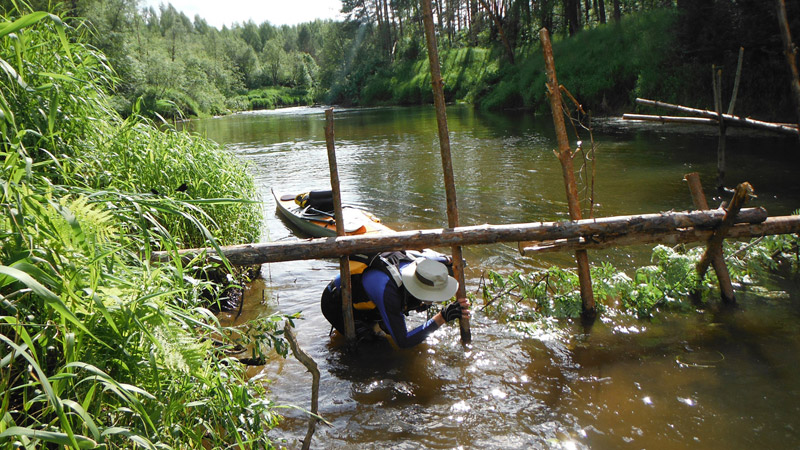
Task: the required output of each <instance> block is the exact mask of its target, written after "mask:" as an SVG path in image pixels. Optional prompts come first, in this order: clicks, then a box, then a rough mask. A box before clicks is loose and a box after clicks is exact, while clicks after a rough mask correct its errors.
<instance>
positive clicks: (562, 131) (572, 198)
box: [539, 28, 597, 319]
mask: <svg viewBox="0 0 800 450" xmlns="http://www.w3.org/2000/svg"><path fill="white" fill-rule="evenodd" d="M539 38H540V40H541V41H542V51H543V52H544V64H545V69H546V71H547V90H548V95H549V97H550V109H551V110H552V111H553V122H554V124H555V128H556V136H557V137H558V150H557V151H555V154H556V156H557V157H558V160H559V161H561V171H562V173H563V175H564V187H565V188H566V191H567V204H568V205H569V217H570V218H571V219H572V220H580V219H581V216H582V215H581V204H580V200H579V198H578V184H577V182H576V181H575V170H574V168H573V166H572V151H571V150H570V148H569V138H568V137H567V127H566V125H565V124H564V113H563V111H562V106H561V90H560V88H559V85H558V79H557V78H556V63H555V59H554V58H553V47H552V45H551V44H550V33H549V32H548V31H547V28H542V30H541V31H540V32H539ZM575 260H576V262H577V264H578V280H579V281H580V284H581V300H582V301H583V315H584V317H585V318H588V319H592V318H594V317H595V316H596V315H597V309H596V307H595V304H594V294H593V293H592V276H591V273H590V272H589V255H588V254H587V253H586V250H577V251H575Z"/></svg>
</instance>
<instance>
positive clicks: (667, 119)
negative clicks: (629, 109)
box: [622, 114, 718, 126]
mask: <svg viewBox="0 0 800 450" xmlns="http://www.w3.org/2000/svg"><path fill="white" fill-rule="evenodd" d="M622 119H623V120H641V121H645V122H660V123H686V124H690V125H713V126H717V125H718V123H717V121H716V120H715V119H709V118H705V117H680V116H657V115H652V114H623V115H622Z"/></svg>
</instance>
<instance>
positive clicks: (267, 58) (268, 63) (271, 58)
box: [262, 39, 286, 86]
mask: <svg viewBox="0 0 800 450" xmlns="http://www.w3.org/2000/svg"><path fill="white" fill-rule="evenodd" d="M285 59H286V52H285V51H284V50H283V46H282V45H281V44H280V43H279V42H278V40H277V39H271V40H269V41H267V43H266V44H264V50H263V52H262V61H263V62H264V65H265V67H267V70H268V73H269V75H270V77H271V78H272V84H273V85H275V86H277V85H279V84H280V81H281V71H282V67H283V61H284V60H285Z"/></svg>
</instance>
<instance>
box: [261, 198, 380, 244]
mask: <svg viewBox="0 0 800 450" xmlns="http://www.w3.org/2000/svg"><path fill="white" fill-rule="evenodd" d="M272 195H273V197H275V203H276V204H277V206H278V210H279V211H280V212H281V214H282V215H283V216H284V217H285V218H286V219H287V220H288V221H289V222H291V223H292V224H293V225H294V226H296V227H297V228H299V229H300V231H302V232H303V233H305V234H308V235H309V236H312V237H328V236H336V220H335V219H334V217H333V215H332V214H328V213H326V212H324V211H318V210H315V209H313V208H311V207H301V206H299V205H298V204H297V203H295V201H294V199H295V195H293V194H286V193H279V192H277V191H275V189H274V188H273V189H272ZM342 215H343V216H344V228H345V234H347V235H357V234H366V233H381V232H393V231H394V230H392V229H391V228H389V227H387V226H386V225H384V224H382V223H381V221H380V219H379V218H377V217H375V216H374V215H373V214H371V213H369V212H367V211H364V210H362V209H359V208H355V207H352V206H345V207H343V208H342Z"/></svg>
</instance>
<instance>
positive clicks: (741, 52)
mask: <svg viewBox="0 0 800 450" xmlns="http://www.w3.org/2000/svg"><path fill="white" fill-rule="evenodd" d="M743 62H744V47H739V62H738V63H736V77H735V78H734V81H733V92H732V93H731V102H730V103H729V104H728V114H730V115H733V108H734V107H735V106H736V97H738V96H739V83H740V82H741V81H742V63H743Z"/></svg>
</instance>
